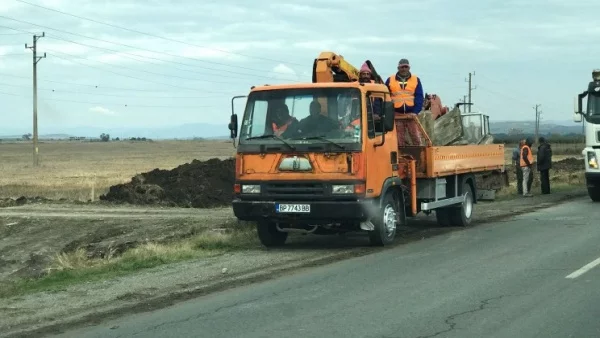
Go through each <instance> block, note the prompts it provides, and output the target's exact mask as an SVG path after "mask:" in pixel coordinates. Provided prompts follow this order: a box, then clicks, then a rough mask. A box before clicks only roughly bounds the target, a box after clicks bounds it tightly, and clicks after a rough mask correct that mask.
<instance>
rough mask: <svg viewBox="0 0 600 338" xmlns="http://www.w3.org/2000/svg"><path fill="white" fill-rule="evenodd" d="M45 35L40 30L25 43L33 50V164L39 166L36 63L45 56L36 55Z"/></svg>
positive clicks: (27, 47)
mask: <svg viewBox="0 0 600 338" xmlns="http://www.w3.org/2000/svg"><path fill="white" fill-rule="evenodd" d="M44 36H46V34H45V32H42V35H34V36H33V46H27V44H25V48H26V49H31V50H32V51H33V166H34V167H37V166H39V163H40V162H39V151H38V121H37V63H38V62H39V61H40V60H41V59H43V58H45V57H46V53H44V56H37V41H38V40H39V39H40V38H43V37H44Z"/></svg>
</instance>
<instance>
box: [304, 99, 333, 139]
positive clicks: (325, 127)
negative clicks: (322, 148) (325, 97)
mask: <svg viewBox="0 0 600 338" xmlns="http://www.w3.org/2000/svg"><path fill="white" fill-rule="evenodd" d="M309 112H310V114H309V115H308V116H307V117H305V118H304V119H302V120H301V121H300V124H299V128H298V129H299V131H300V133H302V134H303V135H307V134H311V135H313V136H319V135H321V136H324V135H325V134H327V133H329V132H331V131H333V130H337V129H338V127H339V126H338V125H337V124H336V123H335V122H334V121H333V120H332V119H330V118H329V117H327V116H325V115H323V114H321V104H320V103H319V102H318V101H312V102H311V103H310V107H309Z"/></svg>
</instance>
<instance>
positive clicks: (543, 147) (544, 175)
mask: <svg viewBox="0 0 600 338" xmlns="http://www.w3.org/2000/svg"><path fill="white" fill-rule="evenodd" d="M539 143H540V145H539V147H538V153H537V169H538V171H539V172H540V185H541V188H542V189H541V190H542V194H549V193H550V168H552V147H550V143H548V141H547V140H546V138H544V137H540V139H539Z"/></svg>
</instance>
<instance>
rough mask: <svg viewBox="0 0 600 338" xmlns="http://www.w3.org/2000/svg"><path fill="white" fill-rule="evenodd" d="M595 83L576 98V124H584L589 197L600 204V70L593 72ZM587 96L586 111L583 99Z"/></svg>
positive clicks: (584, 153) (589, 85) (584, 151)
mask: <svg viewBox="0 0 600 338" xmlns="http://www.w3.org/2000/svg"><path fill="white" fill-rule="evenodd" d="M592 77H593V81H591V82H590V83H589V84H588V89H587V90H586V91H584V92H583V93H581V94H579V95H578V96H577V97H576V98H575V114H574V116H573V120H574V121H575V122H578V123H581V122H582V121H584V120H585V122H584V129H585V148H584V149H583V151H582V155H583V157H584V159H585V180H586V185H587V190H588V195H589V196H590V198H591V199H592V201H594V202H600V165H599V164H600V163H599V160H600V70H594V71H593V72H592ZM586 96H587V104H586V109H585V111H584V110H583V109H582V108H583V99H584V98H585V97H586Z"/></svg>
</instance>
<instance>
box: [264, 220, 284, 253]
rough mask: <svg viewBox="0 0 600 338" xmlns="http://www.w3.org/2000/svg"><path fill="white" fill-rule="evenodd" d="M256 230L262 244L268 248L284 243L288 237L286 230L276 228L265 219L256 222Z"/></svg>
mask: <svg viewBox="0 0 600 338" xmlns="http://www.w3.org/2000/svg"><path fill="white" fill-rule="evenodd" d="M256 232H257V233H258V239H260V242H261V243H262V245H264V246H266V247H268V248H269V247H277V246H282V245H284V244H285V241H286V240H287V237H288V233H287V232H281V231H279V230H277V227H276V226H275V223H274V222H270V221H267V220H265V221H258V222H256Z"/></svg>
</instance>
